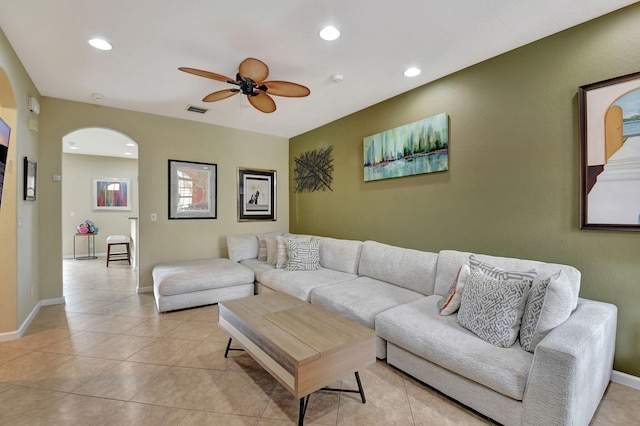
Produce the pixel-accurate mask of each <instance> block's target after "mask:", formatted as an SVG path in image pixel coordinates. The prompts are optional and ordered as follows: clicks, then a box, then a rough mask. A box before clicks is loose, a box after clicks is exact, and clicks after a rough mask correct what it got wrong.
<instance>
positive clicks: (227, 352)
mask: <svg viewBox="0 0 640 426" xmlns="http://www.w3.org/2000/svg"><path fill="white" fill-rule="evenodd" d="M231 340H233V339H232V338H231V337H229V341H228V342H227V349H226V350H225V351H224V357H225V358H226V357H227V355H229V351H244V349H240V348H232V347H231Z"/></svg>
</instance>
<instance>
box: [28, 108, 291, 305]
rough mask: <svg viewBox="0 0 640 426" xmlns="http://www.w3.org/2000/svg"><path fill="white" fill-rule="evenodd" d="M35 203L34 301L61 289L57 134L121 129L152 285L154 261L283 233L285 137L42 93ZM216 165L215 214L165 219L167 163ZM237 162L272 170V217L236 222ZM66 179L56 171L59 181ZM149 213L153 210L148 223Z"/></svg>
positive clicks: (221, 251) (143, 268)
mask: <svg viewBox="0 0 640 426" xmlns="http://www.w3.org/2000/svg"><path fill="white" fill-rule="evenodd" d="M41 117H42V119H41V125H40V135H41V145H40V149H41V162H40V163H39V164H38V168H39V169H38V173H42V176H44V178H43V179H42V180H41V182H42V184H43V185H42V187H41V188H40V189H41V192H42V193H44V194H45V196H43V199H42V201H41V202H42V203H43V204H45V205H46V209H47V215H46V217H44V215H41V218H42V226H41V228H42V229H43V232H42V233H41V237H40V241H39V242H40V253H41V271H47V272H46V273H44V272H42V273H41V274H40V287H41V292H42V295H41V298H43V299H47V298H55V297H60V295H61V292H62V270H61V268H62V267H61V259H62V245H61V243H60V241H61V238H62V237H61V232H62V231H61V225H62V222H63V221H62V218H61V210H62V185H61V183H60V182H54V181H53V180H52V179H51V178H50V177H51V176H52V175H55V174H61V173H62V137H63V136H64V135H66V134H67V133H69V132H71V131H73V130H76V129H79V128H85V127H104V128H109V129H113V130H116V131H118V132H121V133H123V134H125V135H127V136H128V137H130V138H131V139H133V140H134V141H135V142H136V143H138V152H139V160H138V174H139V181H138V194H139V197H138V199H139V217H140V221H139V226H140V244H139V250H140V263H139V267H140V286H141V287H149V286H151V285H152V280H151V270H152V268H153V266H154V265H155V264H157V263H159V262H164V261H171V260H181V259H194V258H206V257H217V256H226V254H227V252H226V240H225V237H226V236H227V235H229V234H240V233H251V232H263V231H265V232H270V231H286V230H288V228H289V218H288V214H287V213H288V211H289V202H288V192H289V186H288V182H287V179H286V177H287V176H288V167H289V166H288V149H289V147H288V140H287V139H285V138H280V137H275V136H267V135H262V134H258V133H252V132H246V131H241V130H234V129H230V128H225V127H220V126H213V125H208V124H203V123H196V122H191V121H186V120H178V119H172V118H167V117H161V116H157V115H151V114H143V113H136V112H132V111H125V110H120V109H115V108H108V107H102V106H96V105H88V104H84V103H78V102H70V101H64V100H60V99H53V98H46V97H45V98H43V100H42V113H41ZM169 159H174V160H183V161H198V162H205V163H215V164H217V165H218V218H217V219H212V220H168V218H167V216H168V215H167V211H168V207H167V201H168V195H167V191H168V189H167V187H168V176H167V168H168V163H167V162H168V160H169ZM238 167H253V168H262V169H275V170H277V172H278V176H281V177H283V178H282V179H280V180H279V181H278V200H277V205H278V220H277V221H275V222H249V223H247V222H241V223H240V222H238V221H237V213H236V200H237V189H236V175H237V168H238ZM64 179H66V178H65V176H63V180H64ZM151 213H156V214H157V215H158V220H157V222H151V220H150V217H151Z"/></svg>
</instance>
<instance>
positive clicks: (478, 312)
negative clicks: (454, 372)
mask: <svg viewBox="0 0 640 426" xmlns="http://www.w3.org/2000/svg"><path fill="white" fill-rule="evenodd" d="M531 283H532V280H506V281H505V280H497V279H494V278H492V277H490V276H488V275H485V274H483V273H482V272H480V271H475V272H474V271H472V272H471V275H470V276H469V278H468V279H467V282H466V284H465V287H464V292H463V293H462V301H461V302H460V310H459V312H458V323H459V324H460V325H461V326H463V327H464V328H466V329H468V330H470V331H472V332H473V333H474V334H476V335H477V336H478V337H480V338H481V339H483V340H485V341H487V342H489V343H491V344H492V345H495V346H498V347H500V348H508V347H509V346H511V345H513V343H514V342H515V341H516V339H517V338H518V331H519V330H520V321H521V320H522V314H523V312H524V306H525V303H526V301H527V295H528V294H529V290H530V288H531Z"/></svg>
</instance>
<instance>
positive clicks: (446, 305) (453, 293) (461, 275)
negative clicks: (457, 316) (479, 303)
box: [438, 265, 471, 315]
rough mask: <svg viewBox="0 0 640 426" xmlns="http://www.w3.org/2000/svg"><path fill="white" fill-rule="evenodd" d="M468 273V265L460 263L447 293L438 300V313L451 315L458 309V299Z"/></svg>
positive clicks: (469, 270) (460, 297) (460, 296)
mask: <svg viewBox="0 0 640 426" xmlns="http://www.w3.org/2000/svg"><path fill="white" fill-rule="evenodd" d="M469 274H471V269H470V268H469V265H462V266H461V267H460V270H458V275H457V276H456V279H455V280H454V281H453V283H452V284H451V288H450V289H449V293H448V294H447V295H446V296H442V298H441V299H440V301H439V302H438V308H439V309H440V315H451V314H453V313H456V312H457V311H458V309H459V308H460V301H461V300H462V292H463V291H464V285H465V283H466V282H467V278H469Z"/></svg>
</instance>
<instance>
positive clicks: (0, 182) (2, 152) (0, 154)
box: [0, 118, 11, 206]
mask: <svg viewBox="0 0 640 426" xmlns="http://www.w3.org/2000/svg"><path fill="white" fill-rule="evenodd" d="M10 135H11V127H9V125H8V124H7V123H6V122H5V121H4V120H3V119H2V118H0V206H1V205H2V190H3V188H4V174H5V170H6V167H7V153H8V151H9V136H10Z"/></svg>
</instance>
